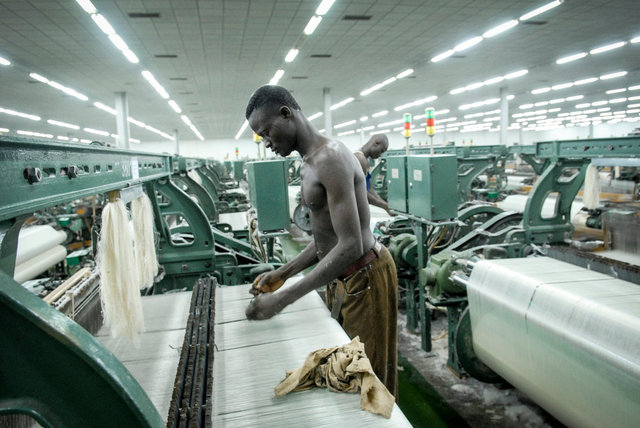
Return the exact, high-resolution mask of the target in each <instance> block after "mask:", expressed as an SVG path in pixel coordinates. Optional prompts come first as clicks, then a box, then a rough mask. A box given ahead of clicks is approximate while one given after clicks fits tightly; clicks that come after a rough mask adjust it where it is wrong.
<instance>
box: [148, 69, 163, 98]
mask: <svg viewBox="0 0 640 428" xmlns="http://www.w3.org/2000/svg"><path fill="white" fill-rule="evenodd" d="M142 76H143V77H144V78H145V79H147V82H149V84H150V85H151V86H153V89H155V90H156V91H157V92H158V93H159V94H160V96H161V97H162V98H164V99H169V94H168V93H167V91H165V90H164V88H163V87H162V85H160V83H158V81H157V80H156V78H155V77H153V74H151V72H150V71H148V70H144V71H142Z"/></svg>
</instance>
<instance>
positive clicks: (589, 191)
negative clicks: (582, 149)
mask: <svg viewBox="0 0 640 428" xmlns="http://www.w3.org/2000/svg"><path fill="white" fill-rule="evenodd" d="M582 203H584V206H585V208H587V209H589V210H595V209H596V208H598V205H599V204H600V177H599V176H598V168H597V167H596V166H595V165H593V164H589V166H588V167H587V173H586V175H585V177H584V188H583V193H582Z"/></svg>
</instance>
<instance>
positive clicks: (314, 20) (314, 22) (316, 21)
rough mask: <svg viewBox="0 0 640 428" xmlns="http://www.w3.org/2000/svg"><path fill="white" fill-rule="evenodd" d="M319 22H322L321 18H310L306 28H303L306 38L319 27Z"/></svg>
mask: <svg viewBox="0 0 640 428" xmlns="http://www.w3.org/2000/svg"><path fill="white" fill-rule="evenodd" d="M320 21H322V17H321V16H312V17H311V19H310V20H309V23H308V24H307V26H306V27H304V34H306V35H307V36H310V35H311V34H313V32H314V31H316V28H317V27H318V25H320Z"/></svg>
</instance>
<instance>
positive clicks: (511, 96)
mask: <svg viewBox="0 0 640 428" xmlns="http://www.w3.org/2000/svg"><path fill="white" fill-rule="evenodd" d="M515 97H516V96H515V95H513V94H509V95H507V99H508V100H509V101H511V100H512V99H514V98H515Z"/></svg>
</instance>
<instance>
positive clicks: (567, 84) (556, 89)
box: [551, 82, 573, 91]
mask: <svg viewBox="0 0 640 428" xmlns="http://www.w3.org/2000/svg"><path fill="white" fill-rule="evenodd" d="M572 86H573V82H567V83H560V84H557V85H553V86H552V87H551V89H553V90H554V91H558V90H560V89H566V88H570V87H572Z"/></svg>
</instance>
